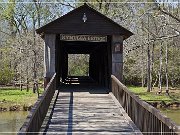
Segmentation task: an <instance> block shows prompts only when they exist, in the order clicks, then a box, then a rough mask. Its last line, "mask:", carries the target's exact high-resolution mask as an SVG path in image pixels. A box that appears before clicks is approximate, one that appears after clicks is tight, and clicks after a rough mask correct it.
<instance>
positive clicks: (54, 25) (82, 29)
mask: <svg viewBox="0 0 180 135" xmlns="http://www.w3.org/2000/svg"><path fill="white" fill-rule="evenodd" d="M84 13H85V14H86V16H87V21H86V22H83V20H82V18H83V15H84ZM36 32H37V33H38V34H41V33H42V32H43V33H54V34H59V33H61V34H94V35H98V34H99V35H113V34H118V35H123V36H124V39H126V38H128V37H129V36H131V35H132V34H133V33H132V32H130V31H128V30H127V29H125V28H123V27H122V26H120V25H119V24H117V23H115V22H114V21H112V20H111V19H109V18H108V17H106V16H104V15H103V14H101V13H99V12H98V11H96V10H95V9H93V8H91V7H90V6H88V5H87V4H85V5H83V6H80V7H79V8H76V9H75V10H73V11H71V12H69V13H67V14H66V15H64V16H62V17H60V18H58V19H56V20H54V21H52V22H50V23H48V24H47V25H45V26H43V27H41V28H39V29H37V30H36Z"/></svg>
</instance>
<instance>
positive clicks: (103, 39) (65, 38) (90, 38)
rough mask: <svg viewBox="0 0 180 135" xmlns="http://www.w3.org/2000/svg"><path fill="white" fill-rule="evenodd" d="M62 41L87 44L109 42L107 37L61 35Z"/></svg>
mask: <svg viewBox="0 0 180 135" xmlns="http://www.w3.org/2000/svg"><path fill="white" fill-rule="evenodd" d="M60 40H63V41H86V42H107V36H100V35H69V34H60Z"/></svg>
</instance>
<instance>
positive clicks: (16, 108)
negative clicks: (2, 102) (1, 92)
mask: <svg viewBox="0 0 180 135" xmlns="http://www.w3.org/2000/svg"><path fill="white" fill-rule="evenodd" d="M32 107H33V105H11V106H7V107H0V112H5V111H30V110H31V108H32Z"/></svg>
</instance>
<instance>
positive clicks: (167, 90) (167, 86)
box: [165, 43, 169, 95]
mask: <svg viewBox="0 0 180 135" xmlns="http://www.w3.org/2000/svg"><path fill="white" fill-rule="evenodd" d="M165 74H166V94H167V95H169V81H168V44H167V43H166V65H165Z"/></svg>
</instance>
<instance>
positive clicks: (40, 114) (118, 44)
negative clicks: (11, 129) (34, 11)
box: [19, 4, 180, 135]
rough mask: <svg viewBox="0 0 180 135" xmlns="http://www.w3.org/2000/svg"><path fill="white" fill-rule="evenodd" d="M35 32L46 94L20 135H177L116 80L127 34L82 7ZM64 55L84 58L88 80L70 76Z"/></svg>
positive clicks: (168, 123) (165, 120)
mask: <svg viewBox="0 0 180 135" xmlns="http://www.w3.org/2000/svg"><path fill="white" fill-rule="evenodd" d="M37 33H38V34H40V35H41V36H42V38H43V39H44V42H45V44H44V63H45V74H44V84H45V91H44V93H43V94H42V95H41V97H39V99H38V100H37V102H36V103H35V105H34V107H33V108H32V110H31V111H30V114H29V116H28V117H27V119H26V121H25V123H24V124H23V126H22V127H21V129H20V131H19V134H70V135H71V134H78V135H79V134H93V135H94V134H103V135H104V134H118V135H119V134H130V135H131V134H157V135H158V134H167V133H168V134H178V131H180V130H179V128H178V126H176V125H175V124H174V123H173V122H172V121H171V120H169V118H167V117H165V116H163V115H162V114H161V113H160V112H159V111H158V110H156V109H155V108H153V107H152V106H150V105H148V104H147V103H146V102H144V101H141V100H140V99H139V98H138V97H137V96H135V95H134V94H132V93H131V92H130V91H129V90H128V89H127V88H126V87H125V86H124V85H123V84H122V83H121V82H120V81H121V80H122V69H123V40H125V39H126V38H128V37H130V36H131V35H132V33H131V32H130V31H128V30H127V29H125V28H123V27H122V26H120V25H118V24H117V23H115V22H113V21H112V20H111V19H109V18H107V17H106V16H104V15H102V14H101V13H99V12H97V11H96V10H94V9H93V8H91V7H90V6H88V5H86V4H84V5H82V6H80V7H78V8H76V9H75V10H73V11H71V12H69V13H67V14H66V15H64V16H62V17H60V18H58V19H56V20H55V21H53V22H50V23H49V24H47V25H45V26H43V27H41V28H39V29H37ZM68 54H89V75H88V76H69V74H68ZM148 132H149V133H148Z"/></svg>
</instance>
